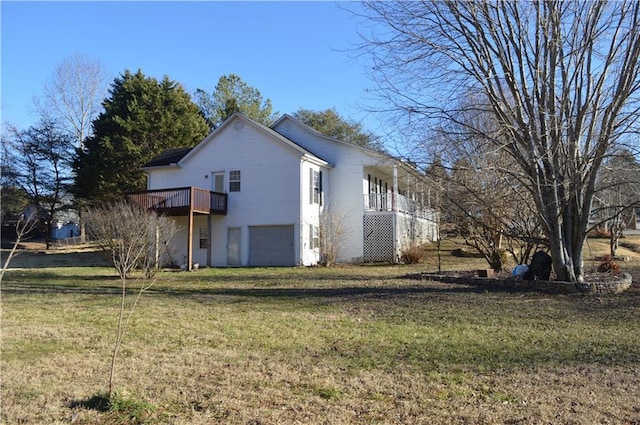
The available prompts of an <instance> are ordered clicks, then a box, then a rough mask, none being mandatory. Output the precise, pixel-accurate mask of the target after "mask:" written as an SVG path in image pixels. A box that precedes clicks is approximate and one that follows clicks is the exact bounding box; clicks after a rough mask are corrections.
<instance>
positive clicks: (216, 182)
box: [213, 172, 224, 193]
mask: <svg viewBox="0 0 640 425" xmlns="http://www.w3.org/2000/svg"><path fill="white" fill-rule="evenodd" d="M213 191H214V192H218V193H223V192H224V172H216V173H213Z"/></svg>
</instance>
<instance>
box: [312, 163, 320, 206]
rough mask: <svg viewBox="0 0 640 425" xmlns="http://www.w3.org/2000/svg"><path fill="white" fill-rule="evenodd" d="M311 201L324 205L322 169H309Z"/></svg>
mask: <svg viewBox="0 0 640 425" xmlns="http://www.w3.org/2000/svg"><path fill="white" fill-rule="evenodd" d="M309 203H311V204H319V205H322V171H318V170H313V169H309Z"/></svg>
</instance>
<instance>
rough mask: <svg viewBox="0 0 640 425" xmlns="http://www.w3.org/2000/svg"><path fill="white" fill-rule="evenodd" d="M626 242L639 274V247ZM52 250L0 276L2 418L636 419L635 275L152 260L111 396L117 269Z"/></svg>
mask: <svg viewBox="0 0 640 425" xmlns="http://www.w3.org/2000/svg"><path fill="white" fill-rule="evenodd" d="M602 244H603V245H602V246H601V245H600V244H599V242H597V241H594V242H592V244H591V249H592V251H593V255H594V256H595V255H600V254H601V252H600V251H601V250H602V249H605V244H606V241H603V242H602ZM448 248H449V247H448V246H447V252H448ZM51 255H54V254H51ZM60 255H69V254H68V253H66V254H60ZM623 255H629V256H630V258H631V261H630V262H629V263H624V264H622V265H621V266H622V269H623V270H625V271H630V272H632V274H633V275H634V278H635V279H637V278H638V277H639V276H640V255H638V254H637V253H633V252H632V251H629V252H624V253H623ZM26 257H27V254H25V256H24V257H23V261H25V262H27V263H28V261H27V258H26ZM83 258H84V257H83ZM443 260H445V262H444V263H445V265H446V268H448V269H454V268H485V267H486V266H485V265H483V264H482V262H478V263H476V262H475V261H476V260H475V259H464V260H460V259H456V258H451V257H450V256H448V255H445V256H444V257H443ZM459 261H464V262H465V263H464V264H460V263H458V262H459ZM60 263H64V264H68V265H66V266H58V267H47V263H38V265H37V267H32V268H16V269H13V270H11V271H10V272H9V273H8V274H7V275H6V276H5V282H4V287H3V288H2V290H3V295H2V302H3V304H2V356H1V359H0V361H1V366H2V388H1V394H0V395H1V396H2V398H1V403H2V405H1V408H2V410H1V412H0V423H6V424H14V423H33V424H36V423H70V422H71V421H72V422H73V423H79V424H98V423H114V424H131V423H148V424H160V423H162V424H164V423H170V424H207V423H230V424H250V423H251V424H283V423H285V424H286V423H329V424H344V423H352V424H371V423H384V424H387V423H389V424H393V423H397V424H401V423H402V424H404V423H425V424H426V423H429V424H431V423H434V424H438V423H442V424H445V423H447V424H448V423H513V424H516V423H629V424H631V423H638V421H639V420H640V401H638V399H637V394H638V393H640V366H639V365H640V332H638V329H639V326H640V315H639V314H638V313H639V312H640V288H638V287H637V285H636V286H634V287H633V288H632V289H631V290H630V291H627V292H625V293H623V294H620V295H610V296H602V297H594V296H590V295H589V296H585V295H579V294H572V295H558V296H550V295H548V294H539V293H534V292H509V291H498V290H491V291H486V290H484V289H480V288H475V287H468V286H464V285H451V284H443V283H439V282H429V281H425V282H419V281H415V280H410V279H404V278H402V276H403V275H405V274H406V273H410V272H414V271H418V270H426V271H434V270H435V264H436V263H435V255H434V253H433V252H429V253H427V263H426V264H422V265H412V266H384V265H367V266H342V267H335V268H328V269H327V268H295V269H278V268H271V269H270V268H260V269H205V270H199V271H197V272H192V273H184V272H182V273H181V272H164V273H161V274H160V275H159V279H158V282H157V283H156V284H155V285H154V287H153V288H152V289H151V290H150V291H149V293H147V294H145V295H143V298H142V300H141V302H140V304H139V307H138V310H137V312H136V313H135V314H134V316H133V319H132V323H131V325H130V329H129V332H128V334H127V335H126V336H125V340H124V345H123V351H122V356H121V359H120V363H119V368H118V370H117V376H116V386H117V387H118V389H119V392H118V395H117V397H116V398H115V399H114V400H112V401H111V403H110V404H109V405H108V406H107V405H106V404H105V400H104V398H103V396H100V394H103V392H104V390H105V389H106V386H107V382H108V361H109V353H110V349H111V346H112V341H113V338H114V335H115V323H116V319H117V311H118V301H119V299H118V284H119V282H118V280H117V278H116V276H115V273H114V272H113V271H112V270H111V269H109V268H104V267H87V266H83V267H72V266H71V264H73V261H72V260H70V259H69V258H67V259H65V260H59V259H56V264H60ZM83 264H84V263H83ZM636 281H637V280H636ZM634 421H635V422H634Z"/></svg>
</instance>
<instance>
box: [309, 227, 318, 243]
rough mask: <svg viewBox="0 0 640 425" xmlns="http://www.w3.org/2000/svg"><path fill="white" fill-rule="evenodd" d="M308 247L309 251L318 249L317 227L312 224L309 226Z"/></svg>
mask: <svg viewBox="0 0 640 425" xmlns="http://www.w3.org/2000/svg"><path fill="white" fill-rule="evenodd" d="M309 245H310V248H311V249H318V248H320V237H319V235H318V227H317V226H314V225H313V224H310V225H309Z"/></svg>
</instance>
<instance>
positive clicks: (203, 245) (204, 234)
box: [200, 227, 208, 249]
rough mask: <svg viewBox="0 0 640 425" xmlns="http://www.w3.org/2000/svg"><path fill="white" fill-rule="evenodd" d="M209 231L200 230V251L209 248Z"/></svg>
mask: <svg viewBox="0 0 640 425" xmlns="http://www.w3.org/2000/svg"><path fill="white" fill-rule="evenodd" d="M207 239H208V238H207V229H206V227H201V228H200V249H206V248H207V242H208V241H207Z"/></svg>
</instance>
